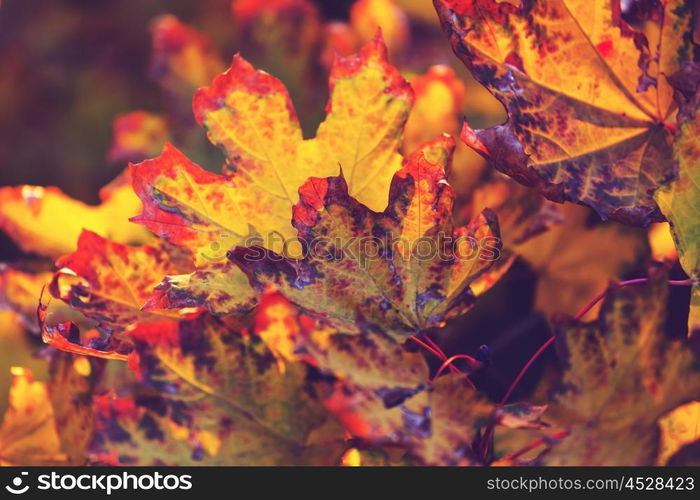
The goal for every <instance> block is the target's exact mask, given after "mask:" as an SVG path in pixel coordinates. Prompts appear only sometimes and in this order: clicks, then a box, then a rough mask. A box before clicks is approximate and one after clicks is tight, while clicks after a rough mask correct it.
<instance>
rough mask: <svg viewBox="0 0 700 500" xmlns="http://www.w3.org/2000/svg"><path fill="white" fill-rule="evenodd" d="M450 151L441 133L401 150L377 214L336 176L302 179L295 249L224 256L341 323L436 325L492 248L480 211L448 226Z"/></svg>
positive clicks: (410, 330) (493, 226)
mask: <svg viewBox="0 0 700 500" xmlns="http://www.w3.org/2000/svg"><path fill="white" fill-rule="evenodd" d="M453 150H454V141H453V140H452V139H451V138H449V137H441V138H438V139H436V140H435V141H433V142H430V143H427V144H425V145H424V146H423V147H422V148H421V149H419V150H418V151H416V152H415V153H414V154H413V155H411V156H410V157H409V158H408V159H406V160H405V162H404V167H403V168H402V169H401V170H400V171H399V172H397V174H396V175H395V176H394V179H393V181H392V184H391V188H390V194H389V205H388V206H387V208H386V210H385V211H384V212H380V213H377V212H374V211H372V210H370V209H369V208H367V207H366V206H364V205H362V204H361V203H360V202H359V201H357V200H356V199H354V198H353V197H352V196H351V195H350V194H349V192H348V184H347V182H346V180H345V178H344V177H343V176H340V177H330V178H326V179H318V178H311V179H309V181H308V182H307V183H306V184H304V185H303V186H302V187H301V189H300V191H299V192H300V200H299V203H298V204H297V205H296V206H295V207H294V217H293V224H294V225H295V227H296V228H297V230H298V236H297V239H298V241H299V242H300V245H301V248H302V252H303V253H304V258H303V259H300V260H294V259H289V258H285V257H283V256H280V255H277V254H275V253H273V252H270V251H267V250H264V249H263V248H261V247H250V248H242V247H239V248H237V249H236V250H235V252H233V253H232V255H231V258H232V259H233V260H234V261H235V262H236V263H237V264H238V265H239V266H240V268H241V269H243V270H244V271H245V272H246V274H248V276H249V278H250V280H251V283H252V284H253V286H254V287H255V288H256V289H258V290H259V291H262V290H264V289H265V288H266V287H268V286H270V285H274V286H276V287H278V288H279V289H280V290H281V292H282V293H283V294H284V295H285V296H286V297H287V298H289V299H290V300H291V301H292V302H294V303H295V304H296V305H297V306H299V307H301V308H302V309H304V310H305V311H307V312H310V313H313V314H314V315H316V316H318V317H322V318H324V319H325V320H326V321H329V322H330V323H331V324H333V325H334V326H336V327H337V328H338V329H339V330H341V331H344V332H348V333H354V332H357V331H359V330H360V329H361V325H363V324H375V325H378V326H380V327H381V329H383V330H384V331H386V332H389V333H391V334H394V335H396V336H397V337H405V336H407V335H411V334H414V333H418V332H420V331H422V330H425V329H427V328H432V327H436V326H439V325H441V324H443V323H444V321H445V320H446V319H448V318H450V317H453V316H455V315H458V314H460V313H462V312H465V311H466V310H468V309H469V308H470V307H471V306H472V305H473V303H474V300H475V294H474V292H473V291H472V289H471V288H470V285H471V284H472V283H474V282H475V281H476V280H477V279H479V278H483V277H485V276H488V272H489V269H490V268H491V267H492V266H493V264H494V262H495V261H496V260H497V259H498V257H499V251H500V240H499V232H498V225H497V222H496V219H495V216H494V215H493V214H492V213H491V212H489V211H488V210H485V211H484V212H482V213H481V214H480V215H478V216H477V217H476V218H475V219H474V220H473V221H472V222H471V223H470V224H469V225H467V226H465V227H457V228H455V227H454V226H453V223H452V208H453V202H454V192H453V190H452V188H451V187H450V186H449V184H448V183H447V181H446V180H445V178H446V175H447V172H446V171H447V169H448V168H449V165H450V162H451V158H452V152H453ZM481 288H482V289H484V288H486V285H484V286H482V287H481ZM480 291H483V290H480Z"/></svg>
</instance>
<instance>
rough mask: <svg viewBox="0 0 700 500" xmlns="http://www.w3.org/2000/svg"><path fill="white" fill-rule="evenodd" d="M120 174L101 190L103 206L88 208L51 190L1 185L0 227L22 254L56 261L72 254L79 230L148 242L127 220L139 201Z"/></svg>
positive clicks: (146, 233)
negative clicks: (55, 259) (35, 254)
mask: <svg viewBox="0 0 700 500" xmlns="http://www.w3.org/2000/svg"><path fill="white" fill-rule="evenodd" d="M129 183H130V180H129V176H128V174H127V173H124V174H122V175H120V176H119V177H117V178H116V179H115V180H113V181H112V182H111V183H110V184H108V185H107V186H105V187H103V188H102V190H101V191H100V199H101V200H102V203H101V204H100V205H97V206H90V205H86V204H84V203H83V202H81V201H78V200H74V199H72V198H70V197H68V196H67V195H65V194H64V193H63V192H62V191H61V190H60V189H58V188H55V187H46V188H45V187H41V186H28V185H24V186H16V187H9V186H5V187H0V229H2V230H3V231H4V232H6V233H7V234H8V236H10V238H12V240H13V241H15V242H16V243H17V244H18V245H19V246H20V247H21V248H22V250H24V251H26V252H34V253H38V254H40V255H44V256H47V257H50V258H58V257H61V256H62V255H65V254H68V253H70V252H72V251H73V250H75V242H76V240H77V239H78V236H79V235H80V233H81V231H82V230H83V229H88V230H90V231H93V232H96V233H98V234H100V235H102V236H104V237H106V238H109V239H112V240H114V241H117V242H120V243H126V244H138V243H143V242H146V241H147V240H148V239H149V234H148V231H145V230H144V228H143V227H139V226H138V225H137V224H132V223H131V222H129V221H128V220H127V218H128V217H129V215H130V214H134V215H135V214H137V213H138V212H139V210H140V207H141V202H140V201H139V199H138V198H137V197H136V196H134V193H133V191H132V189H131V186H130V185H129Z"/></svg>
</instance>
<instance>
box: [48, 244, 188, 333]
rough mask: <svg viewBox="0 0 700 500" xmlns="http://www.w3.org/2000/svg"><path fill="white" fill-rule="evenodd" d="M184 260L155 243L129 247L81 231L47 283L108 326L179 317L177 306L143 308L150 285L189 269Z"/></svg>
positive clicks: (117, 327)
mask: <svg viewBox="0 0 700 500" xmlns="http://www.w3.org/2000/svg"><path fill="white" fill-rule="evenodd" d="M183 266H187V262H185V263H183V262H182V261H179V260H176V259H173V258H172V255H171V254H169V253H168V252H167V251H166V250H164V249H163V248H162V247H159V246H151V245H144V246H141V247H128V246H126V245H122V244H119V243H115V242H112V241H109V240H107V239H105V238H103V237H101V236H99V235H98V234H96V233H93V232H90V231H83V233H82V234H81V235H80V238H79V239H78V248H77V249H76V251H75V252H73V253H72V254H70V255H66V256H65V257H63V258H61V259H59V260H58V262H57V267H58V268H59V270H58V271H57V272H56V274H55V275H54V278H53V280H52V282H51V285H50V287H49V289H50V291H51V293H52V295H54V296H55V297H57V298H60V299H61V300H63V301H64V302H66V303H67V304H69V305H70V306H71V307H72V308H74V309H76V310H77V311H80V312H81V313H83V314H84V315H85V316H87V317H88V318H91V319H94V320H95V321H97V323H98V324H99V325H100V327H102V328H103V329H106V330H107V331H119V330H123V329H125V328H127V327H128V326H130V325H133V324H136V323H140V322H149V321H158V320H160V319H163V318H164V317H165V318H180V317H182V316H181V314H180V312H178V311H142V310H141V309H142V307H143V306H144V305H145V303H146V301H147V300H148V298H149V296H150V294H151V292H152V289H153V288H154V287H155V286H156V285H157V284H158V283H159V282H160V280H161V279H162V277H163V276H165V275H167V274H177V273H178V272H182V271H187V270H188V269H187V267H183Z"/></svg>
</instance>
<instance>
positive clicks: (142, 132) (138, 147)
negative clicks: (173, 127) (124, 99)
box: [107, 111, 171, 163]
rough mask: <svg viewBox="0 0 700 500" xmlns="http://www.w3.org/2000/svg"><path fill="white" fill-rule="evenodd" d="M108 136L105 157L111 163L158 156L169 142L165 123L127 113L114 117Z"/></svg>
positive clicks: (154, 117) (153, 116) (139, 113)
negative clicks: (107, 149)
mask: <svg viewBox="0 0 700 500" xmlns="http://www.w3.org/2000/svg"><path fill="white" fill-rule="evenodd" d="M112 136H113V138H112V146H111V147H110V149H109V153H108V154H107V157H108V159H109V161H111V162H115V163H121V162H132V161H133V162H135V161H142V160H145V159H146V158H152V157H154V156H158V154H159V153H160V152H161V150H162V149H163V146H164V145H165V144H166V143H167V142H170V140H171V139H170V131H169V129H168V123H167V122H166V121H165V119H164V118H163V117H162V116H160V115H156V114H153V113H149V112H147V111H131V112H129V113H125V114H123V115H120V116H118V117H117V118H116V119H115V120H114V125H113V133H112Z"/></svg>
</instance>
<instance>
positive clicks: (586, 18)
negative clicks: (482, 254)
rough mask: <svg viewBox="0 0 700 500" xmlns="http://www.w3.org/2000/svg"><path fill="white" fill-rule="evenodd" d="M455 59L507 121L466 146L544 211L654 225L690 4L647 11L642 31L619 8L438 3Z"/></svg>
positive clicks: (667, 171) (669, 165)
mask: <svg viewBox="0 0 700 500" xmlns="http://www.w3.org/2000/svg"><path fill="white" fill-rule="evenodd" d="M434 3H435V6H436V8H437V10H438V13H439V15H440V19H441V21H442V25H443V29H444V30H445V32H446V33H447V34H448V36H449V38H450V41H451V43H452V46H453V49H454V51H455V53H456V54H457V56H458V57H459V58H460V59H461V60H462V61H463V62H464V63H465V65H466V66H467V67H468V68H469V69H470V70H471V72H472V74H473V75H474V77H475V78H476V79H477V80H478V81H479V82H480V83H481V84H482V85H484V86H485V87H486V88H487V89H489V91H491V93H493V94H494V95H495V96H496V97H497V98H498V99H499V100H500V101H501V102H502V103H503V105H504V106H505V108H506V111H507V112H508V121H507V122H506V123H505V124H504V125H499V126H496V127H492V128H489V129H486V130H472V129H471V128H469V127H467V128H465V130H464V134H463V136H462V138H463V140H464V141H465V142H466V143H467V144H469V145H470V146H472V147H473V148H474V149H476V150H477V151H479V152H481V153H482V154H484V155H485V156H486V157H488V158H490V159H491V160H492V161H493V163H494V165H495V166H496V168H498V169H500V170H501V171H503V172H505V173H507V174H508V175H510V176H512V177H514V178H515V179H516V180H518V181H519V182H522V183H524V184H526V185H530V186H537V187H539V188H540V189H541V190H542V192H543V193H544V194H545V195H546V196H547V197H548V198H550V199H552V200H555V201H565V200H566V201H573V202H577V203H582V204H586V205H588V206H590V207H592V208H594V209H595V210H596V211H597V212H598V213H599V215H600V216H601V217H602V218H603V219H608V218H611V219H616V220H619V221H622V222H625V223H629V224H634V225H647V224H648V223H649V222H651V221H654V220H661V214H660V213H659V211H658V208H657V207H656V205H655V203H654V200H653V198H652V194H653V191H654V190H655V189H656V188H658V187H659V186H661V185H664V184H666V183H668V182H669V181H671V180H672V179H673V177H674V175H675V167H674V164H673V159H672V155H671V131H670V130H672V129H673V127H674V124H673V118H672V116H671V115H672V113H673V111H674V103H673V100H672V91H671V87H670V85H669V83H668V80H667V75H671V74H672V73H675V71H676V70H677V69H679V68H680V65H681V63H682V62H683V61H685V60H688V59H689V58H691V57H692V47H691V44H692V41H691V39H690V37H688V36H686V35H685V34H686V33H688V32H689V23H690V10H691V4H690V3H689V2H683V1H669V2H664V3H663V4H662V3H658V4H656V5H655V6H654V7H652V8H650V9H649V12H648V17H647V18H646V19H644V21H645V23H644V24H645V26H646V27H645V31H644V32H639V31H636V30H635V29H634V28H632V27H631V26H629V25H628V24H627V23H626V22H625V21H624V20H623V19H622V17H621V13H620V6H619V3H616V2H609V1H602V0H601V1H599V2H595V3H593V4H591V3H590V2H584V1H573V0H572V1H564V0H548V1H544V2H531V3H527V2H522V3H520V5H514V4H513V3H510V2H497V1H495V0H435V2H434Z"/></svg>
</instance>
